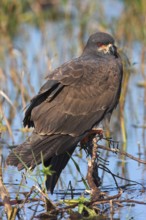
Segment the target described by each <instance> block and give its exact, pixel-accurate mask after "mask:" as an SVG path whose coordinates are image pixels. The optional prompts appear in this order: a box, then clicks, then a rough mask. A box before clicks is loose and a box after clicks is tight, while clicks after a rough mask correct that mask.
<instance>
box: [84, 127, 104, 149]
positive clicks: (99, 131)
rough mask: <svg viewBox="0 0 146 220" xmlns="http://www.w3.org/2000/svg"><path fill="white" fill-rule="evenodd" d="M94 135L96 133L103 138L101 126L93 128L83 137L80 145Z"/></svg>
mask: <svg viewBox="0 0 146 220" xmlns="http://www.w3.org/2000/svg"><path fill="white" fill-rule="evenodd" d="M96 135H98V137H99V139H102V138H103V129H102V128H93V129H92V130H91V131H89V133H88V134H87V136H86V137H84V138H83V139H82V140H81V142H80V144H81V146H83V145H85V144H87V143H88V142H89V141H90V140H91V139H92V138H94V137H95V136H96Z"/></svg>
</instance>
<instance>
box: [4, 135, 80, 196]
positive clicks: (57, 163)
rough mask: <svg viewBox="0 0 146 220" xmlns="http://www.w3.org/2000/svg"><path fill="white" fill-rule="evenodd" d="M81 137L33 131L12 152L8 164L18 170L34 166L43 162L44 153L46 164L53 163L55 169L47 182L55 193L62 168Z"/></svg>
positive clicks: (48, 186)
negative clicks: (40, 133) (43, 133)
mask: <svg viewBox="0 0 146 220" xmlns="http://www.w3.org/2000/svg"><path fill="white" fill-rule="evenodd" d="M81 138H82V137H72V136H70V135H60V134H56V135H52V136H51V135H50V136H48V135H44V136H43V135H39V134H37V133H35V132H33V133H32V135H31V136H30V137H29V138H28V139H27V140H26V141H25V142H24V143H22V144H21V145H19V146H17V147H16V148H15V149H14V150H13V151H12V152H11V153H10V155H9V156H8V158H7V160H6V162H7V164H8V165H12V166H17V168H18V170H22V169H23V168H25V167H31V168H34V167H35V166H36V165H39V164H40V163H41V162H42V161H41V155H43V161H44V164H45V166H49V165H52V170H54V171H55V173H53V175H52V176H48V177H47V182H46V186H47V188H48V190H50V191H51V193H53V190H54V187H55V185H56V183H57V180H58V178H59V176H60V174H61V172H62V170H63V169H64V168H65V166H66V164H67V163H68V161H69V159H70V155H72V153H73V151H74V149H75V147H76V145H77V143H78V142H79V141H80V139H81ZM66 152H68V153H66Z"/></svg>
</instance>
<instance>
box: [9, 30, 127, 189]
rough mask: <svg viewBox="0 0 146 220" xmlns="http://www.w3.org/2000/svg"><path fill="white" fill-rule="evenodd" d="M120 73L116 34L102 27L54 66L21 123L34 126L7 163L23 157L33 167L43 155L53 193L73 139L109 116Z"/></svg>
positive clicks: (20, 166) (16, 163)
mask: <svg viewBox="0 0 146 220" xmlns="http://www.w3.org/2000/svg"><path fill="white" fill-rule="evenodd" d="M122 75H123V68H122V62H121V58H120V56H119V54H118V52H117V48H116V46H115V45H114V39H113V38H112V37H111V36H110V35H109V34H106V33H101V32H97V33H95V34H93V35H91V36H90V38H89V40H88V42H87V44H86V46H85V48H84V50H83V53H82V55H81V56H80V57H78V58H76V59H72V60H71V61H69V62H66V63H64V64H63V65H61V66H60V67H58V68H57V69H55V70H54V71H53V72H52V73H51V74H50V75H49V76H48V78H47V81H46V83H45V84H44V85H43V86H42V87H41V89H40V91H39V93H38V95H36V96H35V97H34V98H33V99H32V100H31V102H30V106H29V107H28V109H27V110H26V112H25V117H24V120H23V122H24V126H28V127H34V131H33V133H32V135H31V136H30V137H29V138H28V139H27V140H26V141H25V142H24V143H22V144H21V145H19V146H17V147H16V148H15V149H14V151H12V152H11V153H10V155H9V156H8V158H7V164H8V165H13V166H17V167H18V170H21V169H23V168H24V164H23V163H21V161H23V162H24V163H25V164H26V165H27V166H28V167H32V168H34V167H35V166H36V161H37V164H40V163H41V154H42V155H43V159H44V164H45V166H49V165H52V170H54V171H55V173H53V175H52V176H48V178H47V181H46V186H47V189H48V190H50V191H51V193H53V190H54V187H55V185H56V182H57V180H58V178H59V176H60V173H61V171H62V170H63V169H64V168H65V166H66V164H67V163H68V161H69V159H70V156H71V155H72V153H73V152H74V150H75V148H76V146H77V143H78V142H80V141H81V140H82V139H83V138H84V137H85V136H87V135H88V133H89V132H90V131H91V129H92V128H93V127H95V126H97V125H98V124H99V122H101V121H102V120H103V119H104V118H107V117H108V118H110V115H111V113H112V111H113V109H114V108H115V107H116V106H117V104H118V101H119V97H120V92H121V82H122ZM67 152H68V153H67ZM16 155H17V156H18V157H19V158H21V161H20V159H19V158H18V157H17V156H16ZM69 155H70V156H69ZM34 157H35V159H34Z"/></svg>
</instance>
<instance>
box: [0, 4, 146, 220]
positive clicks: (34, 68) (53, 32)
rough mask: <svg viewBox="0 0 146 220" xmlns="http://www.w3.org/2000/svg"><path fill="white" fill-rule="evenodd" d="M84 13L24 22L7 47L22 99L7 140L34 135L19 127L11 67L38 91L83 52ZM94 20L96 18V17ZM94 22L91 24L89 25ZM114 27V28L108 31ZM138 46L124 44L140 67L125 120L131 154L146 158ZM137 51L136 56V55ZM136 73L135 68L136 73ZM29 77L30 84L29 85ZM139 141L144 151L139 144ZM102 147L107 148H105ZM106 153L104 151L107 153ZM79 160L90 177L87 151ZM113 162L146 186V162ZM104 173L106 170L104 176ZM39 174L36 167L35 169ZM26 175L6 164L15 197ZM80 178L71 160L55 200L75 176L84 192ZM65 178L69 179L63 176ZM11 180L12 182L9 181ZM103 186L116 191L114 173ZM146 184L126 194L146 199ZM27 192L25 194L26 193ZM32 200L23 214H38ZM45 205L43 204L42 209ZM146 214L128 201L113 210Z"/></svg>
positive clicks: (92, 28)
mask: <svg viewBox="0 0 146 220" xmlns="http://www.w3.org/2000/svg"><path fill="white" fill-rule="evenodd" d="M111 2H112V4H114V6H115V8H116V9H117V10H112V11H111V10H110V11H109V10H108V9H109V7H110V5H109V1H104V3H105V4H104V9H105V13H106V15H107V16H108V19H109V20H110V19H112V18H113V17H117V16H118V14H119V13H121V12H122V9H123V7H122V3H121V2H118V3H117V1H113V0H112V1H111ZM72 10H73V13H75V14H76V13H79V11H78V10H77V8H75V7H73V9H72ZM79 18H80V17H79V15H78V16H77V17H73V18H72V19H71V20H60V21H52V22H51V21H47V22H46V24H45V26H44V27H43V28H42V29H39V28H36V27H35V26H33V25H32V26H31V25H26V24H23V25H21V27H20V28H19V32H18V34H17V36H16V37H15V38H14V40H13V42H12V50H11V53H9V48H10V46H9V44H8V45H6V46H5V54H4V61H3V63H2V67H3V68H4V70H5V74H6V76H7V77H8V78H9V79H8V80H7V82H8V87H7V89H6V91H7V94H8V96H9V98H10V99H11V100H12V102H13V103H14V102H15V101H17V102H18V103H19V105H18V107H17V109H16V111H17V114H16V115H15V116H14V117H13V121H12V125H11V126H12V131H13V139H14V140H13V141H12V139H11V138H8V134H6V133H5V134H4V135H3V140H5V141H6V142H7V143H8V144H10V145H11V144H12V142H14V143H15V144H19V143H21V142H23V140H25V138H26V137H27V136H28V135H29V134H28V133H22V132H21V131H19V129H20V128H21V127H22V118H23V110H22V109H23V107H22V106H23V101H22V99H21V95H20V94H19V95H18V91H17V89H16V88H15V85H14V84H13V83H12V81H11V77H10V72H11V69H12V68H13V69H14V70H15V71H17V74H18V75H19V77H20V78H19V79H18V84H19V83H20V81H21V80H22V79H23V84H24V85H25V88H26V90H27V92H28V94H29V96H30V98H31V97H32V96H33V95H34V94H36V93H37V92H38V90H39V88H40V86H41V85H42V83H43V82H44V81H45V80H44V78H45V76H46V75H48V74H49V73H50V72H51V70H52V69H54V68H55V67H57V66H58V65H60V64H61V63H63V62H65V61H67V60H69V59H72V58H74V57H77V56H79V55H80V53H81V51H82V45H81V41H80V38H79V35H80V24H79ZM96 18H97V17H96V15H94V16H92V17H91V19H90V20H89V24H88V27H87V29H86V33H85V34H84V42H86V40H87V38H88V36H89V35H90V33H93V32H96V31H97V29H98V22H97V24H96V23H95V20H96ZM92 21H94V22H92ZM90 24H92V25H90ZM109 32H110V30H109ZM135 45H136V46H135V47H134V48H124V51H125V53H126V54H127V56H128V55H129V56H130V61H131V63H136V65H135V66H134V67H135V70H134V71H133V72H132V73H131V77H130V81H129V85H128V92H127V96H126V103H125V110H124V111H125V113H124V117H125V124H126V132H127V152H129V153H132V155H134V156H136V157H139V155H141V159H146V154H145V152H146V150H145V147H146V145H145V144H146V138H145V135H146V134H145V130H143V129H142V128H137V127H136V126H142V125H143V124H144V115H145V107H144V89H143V88H139V87H138V86H137V83H138V82H140V81H142V80H143V77H142V75H141V72H140V60H139V57H140V54H141V45H140V43H139V44H135ZM131 54H132V55H131ZM134 72H135V73H134ZM29 82H30V84H29ZM0 85H1V87H2V88H1V89H5V85H4V84H0ZM10 108H11V107H10V106H9V105H8V104H7V103H6V104H4V109H5V114H6V115H7V116H9V114H10ZM117 118H118V110H117V111H116V112H115V113H114V116H113V118H112V121H111V130H112V133H113V136H114V139H115V140H118V141H119V148H120V149H121V148H122V147H123V142H122V136H121V132H120V128H119V121H118V120H117ZM138 146H140V153H141V154H139V148H138ZM1 149H2V153H3V156H4V158H6V156H7V155H8V152H9V150H8V148H7V144H3V145H2V148H1ZM101 152H102V151H101ZM103 156H104V155H103ZM75 159H76V161H77V162H78V164H79V165H80V169H81V171H82V174H83V175H84V176H86V172H87V162H86V157H85V156H84V155H83V159H79V158H78V157H75ZM108 160H109V166H108V168H109V169H110V170H111V171H112V172H113V173H115V174H119V175H121V176H123V177H126V178H128V179H131V180H134V181H137V182H140V183H142V184H143V185H144V186H146V175H145V172H146V171H145V166H144V165H141V164H138V163H137V162H135V161H132V160H131V159H129V158H125V159H124V160H121V158H120V157H118V155H115V154H113V153H110V154H109V157H108ZM101 174H102V171H101V173H100V175H101ZM34 176H35V172H34ZM21 178H22V176H21V172H17V169H15V168H13V167H8V168H6V169H4V182H5V183H6V185H7V187H8V189H9V191H10V193H11V196H12V197H13V196H15V194H16V192H17V191H18V184H19V183H20V180H21ZM80 179H81V177H80V175H79V174H78V173H77V171H76V168H75V166H74V164H73V162H72V161H70V163H69V165H68V167H67V168H66V169H65V170H64V172H63V174H62V178H61V180H62V181H61V183H62V185H61V184H60V183H59V184H58V186H57V187H56V191H55V194H54V195H53V196H51V198H52V199H53V200H58V199H60V198H62V195H61V193H60V191H59V189H61V188H62V186H63V189H66V187H67V185H68V182H69V181H70V180H71V181H72V185H73V186H74V187H75V189H76V192H78V193H83V192H84V185H83V184H82V183H81V182H77V181H78V180H80ZM64 180H65V181H64ZM118 182H119V185H123V184H125V182H124V181H121V180H119V181H118ZM10 183H11V184H10ZM23 185H26V188H24V187H22V189H21V190H20V191H21V192H22V191H29V188H30V187H31V186H32V185H34V181H32V180H31V179H30V177H28V178H27V184H26V183H25V182H24V183H23ZM102 190H105V191H106V190H107V191H108V192H109V193H110V194H113V195H114V194H115V193H117V190H116V188H115V184H114V181H113V179H112V177H111V176H110V175H106V176H105V177H104V181H103V188H102ZM140 190H141V186H140V185H134V186H131V187H129V188H128V189H127V190H126V191H125V192H124V194H123V195H122V198H123V199H124V198H129V199H135V200H139V201H145V202H146V194H145V193H141V192H140ZM22 197H23V196H22ZM29 206H30V204H28V205H26V206H25V208H24V209H23V210H22V216H23V218H22V219H30V216H32V215H33V211H31V209H30V208H29ZM39 210H42V207H40V208H39ZM0 212H1V213H3V207H1V208H0ZM145 216H146V208H145V206H143V205H135V206H124V207H123V208H121V209H117V211H116V212H115V214H114V218H113V219H120V220H125V219H129V220H130V219H132V217H133V219H136V220H144V219H145Z"/></svg>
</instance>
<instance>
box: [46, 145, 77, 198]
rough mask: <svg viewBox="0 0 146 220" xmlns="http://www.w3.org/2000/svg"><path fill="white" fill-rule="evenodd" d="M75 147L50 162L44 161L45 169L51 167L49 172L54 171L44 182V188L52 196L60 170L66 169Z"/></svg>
mask: <svg viewBox="0 0 146 220" xmlns="http://www.w3.org/2000/svg"><path fill="white" fill-rule="evenodd" d="M74 150H75V147H73V148H72V149H70V150H68V152H65V153H64V154H60V155H58V156H55V157H52V158H51V159H50V160H48V161H46V162H45V163H44V165H45V166H46V167H47V166H49V165H51V170H53V171H55V172H54V173H53V174H52V175H51V176H47V180H46V188H47V189H48V190H49V191H50V192H51V193H52V194H53V191H54V188H55V185H56V183H57V181H58V178H59V176H60V174H61V172H62V170H63V169H64V168H65V167H66V165H67V163H68V161H69V159H70V157H71V156H72V154H73V152H74Z"/></svg>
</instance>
